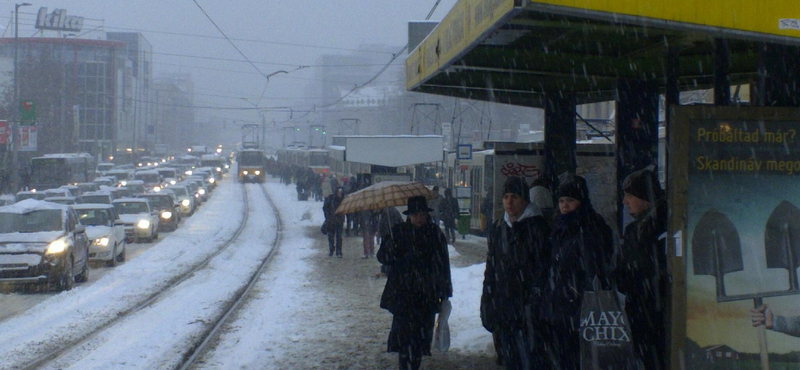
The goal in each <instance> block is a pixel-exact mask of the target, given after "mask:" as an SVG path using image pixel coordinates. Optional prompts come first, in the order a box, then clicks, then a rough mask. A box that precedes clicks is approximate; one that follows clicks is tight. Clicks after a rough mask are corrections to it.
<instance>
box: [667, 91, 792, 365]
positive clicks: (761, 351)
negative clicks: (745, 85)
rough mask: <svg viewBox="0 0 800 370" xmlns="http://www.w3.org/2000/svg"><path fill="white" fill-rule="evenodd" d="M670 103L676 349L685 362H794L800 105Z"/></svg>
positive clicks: (755, 363)
mask: <svg viewBox="0 0 800 370" xmlns="http://www.w3.org/2000/svg"><path fill="white" fill-rule="evenodd" d="M673 109H675V112H676V113H675V114H676V115H675V117H676V119H675V122H674V126H673V127H672V130H673V131H672V132H675V133H678V137H675V138H673V141H672V142H671V143H670V146H671V150H670V153H671V154H674V155H672V156H671V157H670V161H671V162H670V166H671V167H670V174H669V181H670V183H669V184H670V185H669V191H670V210H671V211H672V212H673V216H672V219H671V227H670V235H672V239H673V242H672V244H671V245H672V247H673V248H675V249H674V250H675V257H674V259H673V263H672V266H673V270H672V273H673V277H674V282H673V287H675V288H674V289H675V292H674V294H673V296H674V297H675V300H676V302H674V303H678V305H675V304H673V312H675V314H674V315H673V318H674V320H673V322H674V323H675V325H678V326H682V327H679V328H677V329H678V330H679V331H684V330H685V335H683V338H682V339H683V344H682V345H680V347H683V348H682V351H680V350H678V351H677V352H678V353H683V354H684V356H685V357H684V358H683V359H682V360H683V361H685V363H686V369H736V368H741V369H768V368H770V366H771V367H772V368H781V369H784V368H798V367H800V332H798V330H797V328H798V327H800V287H799V286H798V275H797V268H798V267H799V266H800V208H798V207H800V182H799V181H797V180H798V177H797V176H798V175H800V137H798V135H797V133H798V132H797V131H798V128H800V114H799V113H798V111H797V109H782V108H741V107H739V108H730V107H713V108H712V107H674V108H673ZM684 255H685V256H686V257H685V258H686V260H685V261H680V260H681V259H682V258H683V257H682V256H684ZM679 261H680V262H679ZM683 281H685V285H683ZM683 286H685V291H681V290H682V287H683ZM684 294H685V295H684ZM684 299H685V302H684ZM681 306H683V307H681ZM793 328H794V329H793ZM679 331H678V332H679ZM676 333H677V332H676V331H675V328H673V335H674V334H676ZM679 341H680V339H679ZM675 343H676V342H673V345H674V344H675ZM675 352H676V348H675V347H674V346H673V353H675ZM676 360H678V359H675V358H674V357H673V361H676ZM678 361H680V360H678Z"/></svg>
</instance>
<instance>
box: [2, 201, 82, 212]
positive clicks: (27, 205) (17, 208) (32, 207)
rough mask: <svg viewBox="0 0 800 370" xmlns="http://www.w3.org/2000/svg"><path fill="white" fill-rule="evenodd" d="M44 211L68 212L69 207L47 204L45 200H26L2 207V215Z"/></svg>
mask: <svg viewBox="0 0 800 370" xmlns="http://www.w3.org/2000/svg"><path fill="white" fill-rule="evenodd" d="M43 210H59V211H64V212H66V211H68V210H69V206H67V205H64V204H58V203H52V202H46V201H43V200H36V199H25V200H23V201H20V202H17V203H14V204H10V205H7V206H3V207H0V213H17V214H25V213H30V212H33V211H43Z"/></svg>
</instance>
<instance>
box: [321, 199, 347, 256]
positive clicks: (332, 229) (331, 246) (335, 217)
mask: <svg viewBox="0 0 800 370" xmlns="http://www.w3.org/2000/svg"><path fill="white" fill-rule="evenodd" d="M343 199H344V189H342V188H337V189H336V192H335V193H333V194H331V195H330V196H328V197H327V198H325V202H324V203H323V205H322V211H323V213H324V214H325V224H326V231H327V233H328V256H333V253H334V252H335V253H336V257H339V258H342V226H343V225H344V216H342V215H339V214H336V209H337V208H339V205H340V204H342V200H343Z"/></svg>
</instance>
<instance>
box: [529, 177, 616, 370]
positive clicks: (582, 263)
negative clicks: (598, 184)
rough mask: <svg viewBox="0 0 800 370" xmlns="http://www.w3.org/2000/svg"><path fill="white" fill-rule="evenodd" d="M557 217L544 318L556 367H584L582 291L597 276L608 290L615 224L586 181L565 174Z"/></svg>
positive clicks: (566, 369)
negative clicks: (608, 221) (607, 219)
mask: <svg viewBox="0 0 800 370" xmlns="http://www.w3.org/2000/svg"><path fill="white" fill-rule="evenodd" d="M559 181H560V185H559V186H558V191H557V196H558V209H559V217H558V220H557V221H556V223H555V227H554V228H553V232H552V233H551V234H550V246H551V248H552V249H551V252H550V253H551V258H550V271H549V274H548V277H547V283H548V284H547V289H546V290H545V292H546V293H545V295H546V301H547V304H545V305H544V306H543V308H544V310H543V311H542V316H543V319H546V320H547V322H548V334H549V338H548V340H547V342H548V343H549V344H550V345H551V346H552V348H553V353H554V355H555V360H556V361H557V363H556V364H554V367H556V368H558V369H560V370H577V369H578V368H579V367H580V355H581V348H580V339H579V337H578V328H579V324H580V322H579V320H580V314H581V305H582V303H583V295H584V292H586V291H592V290H593V288H594V286H593V281H594V280H595V278H597V280H598V281H599V282H600V284H601V286H600V287H601V288H604V289H609V288H610V286H609V285H610V283H609V281H610V280H609V274H610V270H611V262H612V261H613V255H614V247H613V240H612V232H611V228H610V227H609V226H608V224H606V222H605V220H603V217H601V216H600V215H599V214H598V213H597V212H595V210H594V208H593V207H592V203H591V201H590V199H589V188H588V187H587V185H586V180H585V179H584V178H582V177H580V176H575V175H572V174H566V175H563V176H561V178H560V179H559Z"/></svg>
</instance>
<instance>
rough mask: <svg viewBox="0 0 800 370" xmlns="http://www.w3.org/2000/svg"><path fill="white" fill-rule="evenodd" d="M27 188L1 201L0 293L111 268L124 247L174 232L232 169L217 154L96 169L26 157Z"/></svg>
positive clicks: (70, 160)
mask: <svg viewBox="0 0 800 370" xmlns="http://www.w3.org/2000/svg"><path fill="white" fill-rule="evenodd" d="M30 165H31V169H32V171H31V173H32V181H31V186H30V188H28V189H25V190H22V191H19V192H18V193H16V194H15V195H14V196H13V199H12V198H8V197H5V198H3V199H1V200H0V201H1V202H0V289H2V291H4V292H9V291H18V290H22V291H39V290H43V291H64V290H71V289H72V288H73V287H74V286H75V284H76V283H84V282H86V281H88V280H89V276H90V275H91V271H92V269H94V268H97V267H98V266H105V267H115V266H117V265H118V264H120V263H124V262H125V261H126V259H127V251H128V249H129V246H130V245H132V244H134V243H138V244H141V243H152V242H153V241H155V240H157V239H159V233H164V232H174V231H175V230H177V229H178V228H180V227H181V225H182V222H181V221H182V220H183V219H184V218H186V217H191V216H192V215H194V214H195V212H197V211H198V209H199V208H200V207H201V205H202V204H203V203H205V202H207V201H208V200H209V199H210V197H211V194H212V192H213V191H214V189H216V187H217V185H218V184H219V182H220V181H222V179H223V176H224V174H225V173H227V170H228V169H229V168H230V165H231V162H230V158H229V157H228V156H223V155H219V153H218V154H210V155H203V156H202V157H196V156H183V157H181V158H179V159H177V160H176V159H175V157H169V158H163V159H152V160H151V162H149V163H148V162H145V163H142V165H141V166H137V167H135V168H134V167H133V166H132V165H126V164H114V163H101V164H99V165H97V164H95V161H94V159H93V157H92V156H89V155H86V154H83V153H63V154H52V155H46V156H44V157H36V158H33V159H31V162H30Z"/></svg>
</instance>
